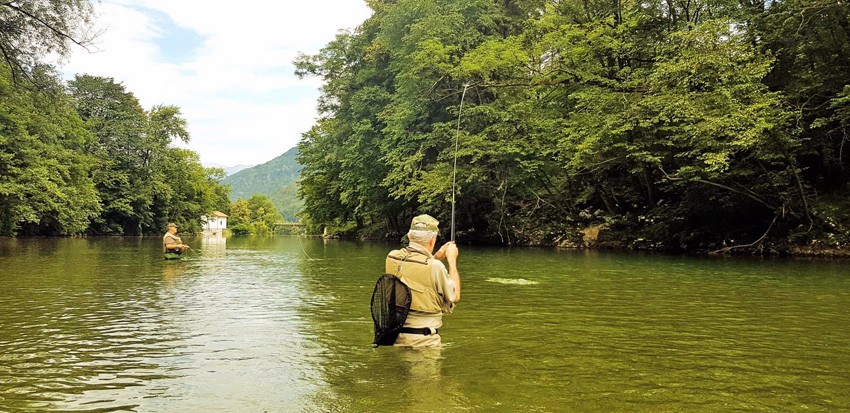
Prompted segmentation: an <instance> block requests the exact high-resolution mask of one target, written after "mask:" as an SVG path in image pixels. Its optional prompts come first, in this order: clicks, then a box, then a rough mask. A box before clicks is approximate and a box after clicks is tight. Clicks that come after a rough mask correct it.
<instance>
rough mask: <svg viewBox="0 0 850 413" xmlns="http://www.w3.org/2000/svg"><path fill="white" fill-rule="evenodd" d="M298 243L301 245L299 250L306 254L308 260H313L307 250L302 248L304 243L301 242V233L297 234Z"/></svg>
mask: <svg viewBox="0 0 850 413" xmlns="http://www.w3.org/2000/svg"><path fill="white" fill-rule="evenodd" d="M298 245H300V246H301V251H302V252H303V253H304V255H306V256H307V259H308V260H310V261H314V260H315V258H310V254H307V250H305V249H304V244H303V243H302V242H301V235H300V234H299V235H298Z"/></svg>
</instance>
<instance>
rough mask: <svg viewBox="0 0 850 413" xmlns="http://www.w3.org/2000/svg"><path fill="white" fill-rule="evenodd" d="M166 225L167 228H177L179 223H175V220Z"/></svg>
mask: <svg viewBox="0 0 850 413" xmlns="http://www.w3.org/2000/svg"><path fill="white" fill-rule="evenodd" d="M165 227H166V228H177V224H175V223H173V222H169V223H168V225H166V226H165Z"/></svg>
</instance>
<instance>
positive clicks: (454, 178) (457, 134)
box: [451, 83, 469, 242]
mask: <svg viewBox="0 0 850 413" xmlns="http://www.w3.org/2000/svg"><path fill="white" fill-rule="evenodd" d="M466 89H469V83H464V84H463V93H462V94H461V95H460V108H458V110H457V130H456V131H455V161H454V167H453V168H452V233H451V241H452V242H454V240H455V194H456V192H457V148H458V141H459V139H460V116H461V114H462V113H463V99H464V98H465V97H466Z"/></svg>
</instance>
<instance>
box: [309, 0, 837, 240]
mask: <svg viewBox="0 0 850 413" xmlns="http://www.w3.org/2000/svg"><path fill="white" fill-rule="evenodd" d="M369 4H370V6H371V7H372V9H373V10H374V14H373V16H372V17H371V18H369V19H368V20H366V21H365V22H364V23H363V24H362V25H361V26H360V27H359V28H358V29H357V30H355V31H354V32H351V33H341V34H339V35H338V36H337V38H336V39H335V40H334V41H332V42H331V43H329V44H328V45H327V46H326V47H325V48H324V49H322V51H321V52H320V53H318V54H317V55H314V56H303V55H302V56H300V57H299V58H298V60H297V61H296V65H297V74H299V75H301V76H318V77H320V78H322V79H323V81H324V86H323V96H322V98H321V100H320V103H319V110H320V112H321V113H322V114H323V117H322V118H321V119H320V120H319V122H318V124H317V125H316V126H315V127H314V128H313V129H311V130H310V131H309V132H307V133H305V134H304V137H303V139H302V141H301V143H300V145H299V148H300V150H301V155H300V157H299V161H300V162H301V163H302V164H303V165H304V170H303V172H302V179H301V181H300V185H301V189H300V191H301V194H302V196H303V198H304V202H305V206H306V208H305V214H306V218H307V220H308V221H309V222H310V223H311V224H313V225H314V226H317V227H329V228H331V229H342V230H346V229H350V230H352V231H353V232H355V233H358V234H361V235H382V234H386V233H389V234H398V233H399V232H402V231H403V230H404V228H405V224H406V222H408V220H409V218H410V217H411V216H412V215H413V214H415V213H419V212H427V213H431V214H433V215H435V216H437V217H439V219H441V221H443V222H444V223H446V224H447V223H448V221H449V217H450V208H451V206H450V199H451V185H452V162H453V156H454V150H453V149H454V142H455V130H456V127H457V126H458V124H457V122H458V112H459V110H460V109H461V100H462V98H463V107H462V116H461V119H460V124H459V126H460V128H459V131H460V132H459V134H458V137H459V152H458V156H459V159H458V171H457V182H458V191H457V193H458V201H457V209H458V217H457V225H458V229H459V237H460V239H461V240H475V239H477V240H487V241H494V242H501V243H573V242H576V241H580V240H581V236H580V233H579V231H578V230H580V229H582V228H587V227H594V228H601V229H603V239H604V238H605V237H606V236H607V237H609V239H613V240H618V241H621V244H625V245H632V246H634V247H650V248H682V249H699V248H711V249H718V248H721V247H724V246H733V245H734V246H745V245H750V244H752V245H751V246H754V247H758V246H762V245H764V243H763V241H765V240H769V241H773V244H774V245H775V244H777V243H778V242H784V241H785V240H792V241H794V242H797V243H810V242H812V241H814V240H826V239H830V240H832V241H833V242H836V243H838V242H846V241H847V240H846V239H843V240H842V239H841V237H843V236H844V235H843V234H846V231H845V230H846V229H850V221H848V218H847V216H846V214H845V213H843V212H841V210H842V209H843V210H845V211H846V208H844V205H843V204H846V203H847V201H844V199H847V198H846V195H847V194H848V189H849V188H848V186H847V178H848V168H847V167H848V159H847V157H845V156H844V152H845V143H846V132H847V128H848V126H849V125H850V109H848V108H850V86H848V85H850V78H848V75H847V73H850V71H848V69H850V67H848V66H850V53H848V50H847V49H848V48H850V9H848V7H850V6H848V5H846V4H844V3H840V2H828V1H827V2H819V1H811V0H805V1H803V0H782V1H777V2H772V1H770V2H766V1H760V0H755V1H754V0H710V1H705V0H697V1H687V2H685V1H677V0H663V1H662V0H657V1H649V2H645V1H643V2H638V1H615V2H600V1H577V0H570V1H544V0H508V1H498V2H496V1H492V0H460V1H457V0H452V1H448V0H415V1H414V0H398V1H384V0H373V1H370V2H369ZM465 85H468V88H466V87H465ZM444 226H446V227H447V226H448V225H444ZM756 241H757V242H756Z"/></svg>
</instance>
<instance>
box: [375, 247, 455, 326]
mask: <svg viewBox="0 0 850 413" xmlns="http://www.w3.org/2000/svg"><path fill="white" fill-rule="evenodd" d="M428 259H429V258H428V257H426V256H425V255H422V254H420V253H418V252H414V251H410V250H408V249H401V250H395V251H390V253H389V255H387V263H386V272H387V274H393V275H395V276H396V277H398V278H399V279H400V280H401V281H402V282H403V283H404V284H405V285H407V286H408V287H410V295H411V303H410V309H411V310H416V311H421V312H423V313H442V312H443V310H442V308H441V307H440V299H439V298H438V297H437V290H436V289H435V288H434V278H433V275H432V273H431V263H430V262H428ZM432 259H433V258H432Z"/></svg>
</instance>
